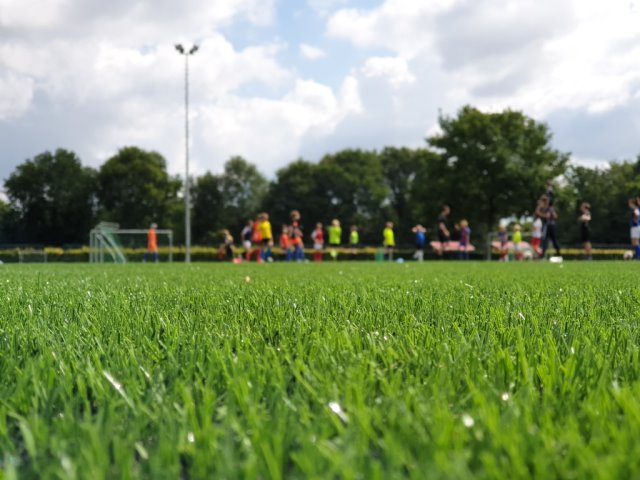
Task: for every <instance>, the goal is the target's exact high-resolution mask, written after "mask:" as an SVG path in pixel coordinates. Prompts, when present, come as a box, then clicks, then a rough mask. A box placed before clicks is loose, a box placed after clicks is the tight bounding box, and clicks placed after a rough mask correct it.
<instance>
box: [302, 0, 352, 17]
mask: <svg viewBox="0 0 640 480" xmlns="http://www.w3.org/2000/svg"><path fill="white" fill-rule="evenodd" d="M347 2H348V0H307V4H308V5H309V6H310V7H311V8H312V9H313V10H314V11H315V12H316V13H318V15H321V16H326V15H328V14H329V13H331V12H332V11H333V10H335V9H336V8H338V7H340V6H342V5H345V4H346V3H347Z"/></svg>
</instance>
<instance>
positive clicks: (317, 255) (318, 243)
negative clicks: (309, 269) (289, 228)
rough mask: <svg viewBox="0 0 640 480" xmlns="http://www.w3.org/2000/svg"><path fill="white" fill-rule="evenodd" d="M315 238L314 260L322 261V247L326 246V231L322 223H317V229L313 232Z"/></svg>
mask: <svg viewBox="0 0 640 480" xmlns="http://www.w3.org/2000/svg"><path fill="white" fill-rule="evenodd" d="M311 239H312V240H313V261H314V262H321V261H322V249H323V248H324V231H323V229H322V224H321V223H316V229H315V230H314V231H313V232H312V233H311Z"/></svg>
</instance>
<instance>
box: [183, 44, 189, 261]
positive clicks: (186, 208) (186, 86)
mask: <svg viewBox="0 0 640 480" xmlns="http://www.w3.org/2000/svg"><path fill="white" fill-rule="evenodd" d="M184 111H185V117H184V138H185V159H186V168H185V172H186V176H185V179H184V229H185V244H186V245H185V255H184V261H185V262H186V263H191V188H190V182H189V54H188V53H187V54H185V56H184Z"/></svg>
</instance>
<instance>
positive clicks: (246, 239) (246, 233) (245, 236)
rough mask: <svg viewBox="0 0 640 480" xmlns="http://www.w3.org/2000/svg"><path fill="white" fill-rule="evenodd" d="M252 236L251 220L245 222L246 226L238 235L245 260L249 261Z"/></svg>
mask: <svg viewBox="0 0 640 480" xmlns="http://www.w3.org/2000/svg"><path fill="white" fill-rule="evenodd" d="M252 236H253V220H247V224H246V225H245V226H244V228H243V229H242V232H241V233H240V238H241V240H242V248H244V256H245V260H246V261H247V262H248V261H249V260H251V237H252Z"/></svg>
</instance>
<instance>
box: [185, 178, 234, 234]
mask: <svg viewBox="0 0 640 480" xmlns="http://www.w3.org/2000/svg"><path fill="white" fill-rule="evenodd" d="M220 183H221V179H220V177H219V176H218V175H213V174H212V173H210V172H207V173H205V174H204V175H203V176H201V177H198V178H197V179H196V181H195V183H194V184H193V189H192V193H191V198H192V201H193V210H192V212H193V220H192V227H193V231H192V235H193V241H194V243H196V244H207V243H211V241H212V234H215V233H216V232H217V231H218V230H220V229H221V228H224V227H223V223H222V218H221V214H222V211H223V207H224V205H223V202H222V200H223V199H222V192H221V186H220ZM234 233H235V232H234ZM234 236H235V235H234Z"/></svg>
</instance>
